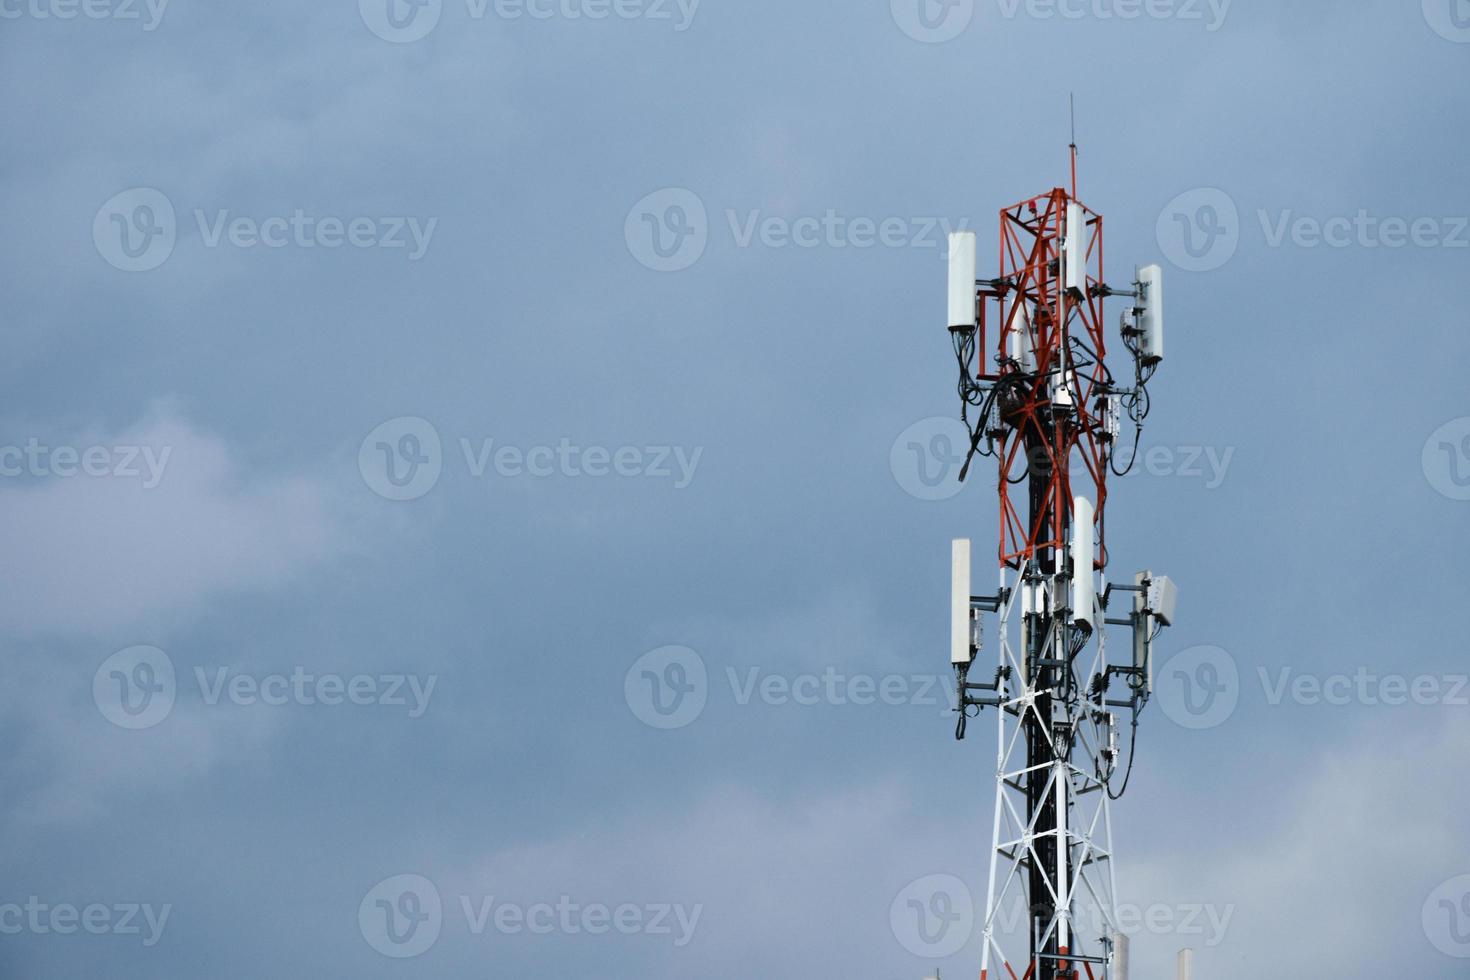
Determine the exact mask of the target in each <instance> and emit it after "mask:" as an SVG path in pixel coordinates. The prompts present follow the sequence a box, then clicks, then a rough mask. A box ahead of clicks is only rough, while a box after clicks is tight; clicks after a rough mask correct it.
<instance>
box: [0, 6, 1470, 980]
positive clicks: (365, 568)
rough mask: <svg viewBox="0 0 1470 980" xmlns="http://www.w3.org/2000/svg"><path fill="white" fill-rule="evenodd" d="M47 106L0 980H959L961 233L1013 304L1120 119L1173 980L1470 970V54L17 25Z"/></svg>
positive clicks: (1134, 834)
mask: <svg viewBox="0 0 1470 980" xmlns="http://www.w3.org/2000/svg"><path fill="white" fill-rule="evenodd" d="M0 48H3V52H4V56H3V58H0V75H3V80H4V82H5V91H6V92H7V93H8V97H7V98H6V99H4V100H0V123H3V126H4V129H5V132H6V133H7V134H8V135H9V139H8V141H7V145H8V147H9V149H8V151H7V152H6V153H4V154H3V155H0V198H3V200H4V206H5V213H6V214H7V216H8V219H9V227H10V228H11V232H10V234H8V235H6V236H4V237H3V238H0V253H3V260H4V261H3V267H4V269H5V273H4V282H5V297H6V303H5V308H6V311H7V312H6V316H5V325H6V328H7V329H6V331H5V337H6V344H5V356H4V358H3V359H0V380H3V384H4V389H5V397H4V399H3V409H0V474H3V475H0V550H3V553H4V554H5V556H6V560H5V561H4V562H3V563H0V612H3V621H4V623H5V624H6V642H5V643H4V644H3V646H0V650H3V654H0V655H3V657H4V676H5V677H6V683H5V684H4V685H3V686H0V745H3V752H0V778H3V785H4V786H5V792H4V794H3V802H0V821H3V829H4V833H3V840H4V844H3V845H0V975H3V976H7V977H9V976H13V977H25V978H52V977H57V978H60V977H76V976H99V975H105V976H109V977H114V978H118V980H132V978H145V977H146V978H150V980H159V978H185V977H200V976H209V977H214V978H219V980H234V978H240V980H245V978H252V980H253V978H257V977H262V976H291V977H297V976H300V977H306V976H310V977H317V978H323V980H328V978H332V980H335V978H348V977H351V978H354V980H365V978H375V980H376V978H382V980H390V978H395V977H408V976H413V977H446V978H447V977H467V976H481V977H497V976H507V977H509V976H521V975H526V974H529V973H532V972H535V973H538V974H541V975H546V976H552V977H559V978H582V977H586V978H591V977H599V978H600V977H644V978H674V977H679V978H685V977H708V978H712V980H725V978H731V980H733V978H737V977H749V976H772V977H778V976H791V977H795V976H819V977H827V976H846V977H872V978H875V980H876V978H883V980H904V978H913V980H917V978H919V977H923V976H926V975H931V974H932V973H933V972H934V971H935V970H936V969H940V970H942V971H943V972H944V974H945V975H947V976H971V975H974V973H975V972H976V971H977V970H978V968H979V955H980V940H979V938H978V935H972V934H971V932H970V931H969V930H968V928H967V923H966V922H965V921H963V914H962V913H963V910H964V908H965V906H966V903H967V902H968V901H971V900H973V901H974V902H977V903H978V902H981V901H983V894H984V885H985V870H986V867H987V860H988V859H987V856H986V851H987V846H988V842H989V835H990V817H991V799H992V796H991V787H992V785H993V773H994V760H995V757H994V746H993V744H992V736H991V732H992V729H991V726H990V724H989V719H986V720H985V721H983V722H979V723H976V724H973V725H972V726H971V736H970V740H969V741H967V742H965V743H964V744H959V745H957V744H956V743H955V742H954V741H953V739H952V734H951V732H952V719H951V716H949V715H947V714H946V713H945V706H944V704H943V695H942V693H941V689H942V688H943V687H944V686H946V685H947V684H948V677H947V672H948V666H947V654H946V644H947V629H948V625H947V619H946V616H947V611H946V603H947V596H948V583H947V576H948V549H949V541H950V539H951V538H954V537H962V536H963V537H972V538H974V539H975V540H976V542H977V554H978V555H979V556H980V557H979V559H978V560H977V562H978V564H979V565H980V567H981V569H982V571H981V574H982V575H986V574H988V573H986V572H984V571H983V569H984V568H985V567H986V566H987V564H988V561H989V558H988V556H989V555H990V554H992V553H993V543H994V538H993V535H994V530H995V527H996V517H995V504H994V489H993V477H992V475H991V474H990V473H987V472H982V473H981V474H980V475H979V476H978V477H977V479H975V480H974V481H972V483H971V485H969V486H967V487H964V488H958V487H955V486H952V485H949V484H942V485H941V486H940V487H938V488H937V489H936V490H932V491H931V490H930V489H928V488H926V487H924V485H923V481H922V480H919V479H918V473H917V471H916V470H914V469H913V467H914V466H916V465H917V463H918V461H917V460H914V459H912V458H909V457H907V456H906V454H905V453H904V452H903V449H904V447H905V446H906V445H907V443H908V441H911V440H910V439H908V438H907V437H905V438H903V439H901V436H905V434H910V435H911V434H912V433H918V434H919V435H920V436H922V437H923V441H925V442H927V443H928V444H930V445H933V446H942V443H934V442H932V440H931V439H930V437H932V436H934V435H937V434H942V433H944V432H945V431H947V430H946V429H945V427H944V425H943V423H942V422H941V421H938V420H941V419H943V418H945V417H953V416H955V415H956V414H957V410H958V406H957V404H956V398H955V395H954V380H955V379H954V366H953V357H952V354H951V352H950V350H949V338H948V335H947V333H946V332H945V330H944V326H945V325H944V323H943V320H944V281H945V271H944V263H943V254H944V244H943V243H944V232H945V231H946V230H947V229H949V228H953V227H970V228H973V229H976V230H978V231H979V232H980V241H981V263H982V269H988V268H990V267H992V266H993V265H994V264H995V261H996V258H995V252H994V241H995V237H996V235H995V226H996V215H997V213H998V211H999V210H1000V209H1001V208H1002V207H1003V206H1005V205H1008V204H1011V203H1014V202H1015V201H1018V200H1021V199H1023V198H1027V197H1030V196H1032V195H1034V194H1038V193H1042V192H1044V191H1046V190H1048V189H1049V188H1051V187H1053V186H1057V185H1059V184H1061V183H1063V182H1064V180H1065V166H1066V151H1065V146H1066V143H1067V139H1068V122H1067V99H1068V94H1069V93H1072V92H1075V93H1076V96H1077V106H1078V137H1079V142H1080V143H1081V147H1082V148H1081V172H1082V178H1081V190H1082V196H1083V198H1084V199H1085V200H1086V201H1087V202H1088V204H1089V205H1091V206H1092V207H1093V208H1095V209H1096V210H1098V211H1100V212H1102V213H1103V214H1105V215H1106V216H1107V229H1108V240H1107V249H1108V258H1109V266H1110V269H1111V270H1113V271H1115V272H1116V273H1118V275H1117V276H1116V277H1114V276H1110V278H1118V279H1122V280H1126V279H1127V275H1126V274H1127V273H1129V272H1131V271H1132V268H1133V265H1134V264H1135V263H1147V262H1153V261H1160V262H1162V263H1163V264H1164V266H1165V268H1166V270H1167V275H1168V297H1169V329H1170V335H1169V341H1168V342H1169V357H1168V361H1167V362H1166V364H1165V366H1164V369H1163V370H1162V372H1161V373H1160V375H1159V377H1158V379H1157V380H1156V382H1155V383H1154V384H1153V386H1152V390H1153V399H1154V411H1153V415H1152V417H1151V418H1150V420H1149V425H1148V428H1147V429H1146V431H1145V434H1144V446H1145V451H1146V452H1152V453H1153V455H1152V456H1151V457H1146V460H1147V462H1146V464H1145V465H1141V466H1140V469H1139V471H1138V472H1137V473H1136V474H1135V475H1133V476H1131V477H1130V478H1128V479H1127V480H1124V481H1118V482H1117V483H1115V485H1114V487H1113V496H1112V498H1111V503H1112V507H1111V510H1110V522H1109V530H1110V544H1111V546H1112V552H1113V557H1114V567H1113V569H1112V573H1113V577H1114V578H1115V579H1121V578H1125V577H1131V574H1132V572H1133V571H1135V570H1137V569H1140V568H1144V567H1150V568H1153V569H1155V570H1158V571H1162V572H1167V573H1168V574H1170V575H1171V576H1173V577H1174V579H1175V580H1176V581H1177V582H1178V583H1179V585H1180V588H1181V592H1182V601H1181V614H1180V622H1179V623H1178V625H1177V626H1176V627H1174V628H1173V629H1172V630H1170V631H1168V632H1167V633H1166V634H1165V635H1164V637H1163V638H1162V639H1161V641H1160V642H1161V665H1160V672H1159V679H1160V697H1159V698H1158V699H1156V701H1155V703H1154V704H1153V705H1151V706H1150V709H1149V711H1148V713H1147V714H1146V715H1145V718H1144V724H1143V727H1142V731H1141V735H1140V740H1139V748H1138V760H1139V761H1138V767H1137V771H1136V772H1135V775H1134V777H1133V785H1132V787H1131V789H1130V791H1129V794H1128V795H1127V796H1126V797H1125V799H1124V800H1123V801H1122V803H1120V804H1119V805H1118V806H1117V807H1116V808H1115V811H1114V817H1115V821H1116V824H1117V827H1116V831H1117V838H1118V839H1117V847H1118V851H1119V853H1120V861H1119V865H1118V882H1119V897H1120V899H1121V900H1122V902H1123V903H1124V905H1125V907H1126V908H1128V909H1130V910H1132V911H1133V912H1134V913H1136V916H1135V917H1136V918H1137V919H1138V920H1139V925H1138V927H1137V928H1136V930H1135V935H1134V937H1133V960H1134V976H1135V977H1136V978H1143V980H1150V978H1167V977H1170V976H1172V970H1173V957H1174V954H1175V951H1176V950H1177V949H1179V948H1180V947H1185V946H1189V947H1194V948H1196V950H1197V955H1196V975H1197V976H1198V977H1200V978H1201V980H1210V978H1222V977H1232V976H1239V975H1242V974H1243V973H1245V972H1246V971H1251V972H1257V971H1259V970H1260V969H1261V965H1262V964H1270V965H1271V968H1272V969H1274V970H1276V971H1278V972H1280V973H1282V974H1283V975H1290V974H1301V975H1305V974H1306V973H1308V972H1311V973H1312V974H1314V975H1315V974H1322V975H1329V974H1330V975H1333V976H1342V977H1348V978H1368V977H1376V976H1384V975H1414V976H1418V977H1426V978H1435V980H1440V978H1443V980H1449V978H1453V977H1461V976H1463V974H1464V970H1465V959H1466V958H1467V957H1470V878H1467V877H1465V876H1467V875H1470V818H1467V804H1470V791H1467V789H1466V786H1465V780H1464V778H1463V773H1464V771H1465V769H1466V767H1467V765H1470V689H1467V688H1466V686H1465V684H1464V677H1465V675H1466V674H1467V672H1470V667H1467V666H1466V654H1467V652H1470V651H1467V649H1466V644H1465V640H1464V635H1463V634H1464V630H1463V628H1462V622H1461V619H1462V614H1461V611H1460V610H1461V609H1462V608H1463V606H1464V601H1465V592H1466V582H1467V576H1470V559H1467V557H1466V553H1465V550H1464V549H1463V548H1462V547H1460V546H1459V544H1460V542H1463V541H1464V539H1465V535H1466V532H1467V530H1470V394H1467V391H1466V383H1465V365H1466V362H1467V357H1470V339H1467V337H1470V333H1467V330H1466V328H1467V325H1470V324H1467V322H1466V314H1465V312H1464V308H1463V305H1462V302H1461V300H1460V297H1459V296H1458V292H1459V286H1460V284H1461V283H1462V282H1463V279H1464V276H1465V273H1466V263H1467V260H1470V230H1467V219H1466V216H1467V215H1470V191H1467V189H1466V186H1465V156H1466V151H1467V148H1470V142H1467V136H1466V134H1465V127H1464V122H1463V120H1464V119H1465V116H1466V109H1467V96H1466V92H1467V84H1466V83H1467V81H1470V4H1467V3H1465V0H1424V2H1423V4H1422V9H1421V4H1420V3H1415V2H1407V3H1386V2H1373V3H1368V4H1353V5H1349V4H1342V3H1327V2H1315V0H1314V2H1299V3H1291V4H1281V3H1265V2H1261V0H1234V2H1233V3H1227V2H1224V0H1217V2H1215V3H1213V4H1212V3H1210V2H1208V0H1151V2H1147V3H1144V2H1130V0H1085V2H1084V0H1055V2H1047V0H1030V2H1027V0H949V2H948V3H941V2H939V0H891V2H885V0H863V2H861V3H857V4H846V5H836V4H820V3H808V4H793V3H775V2H768V0H742V2H741V3H738V4H735V3H731V2H730V0H702V2H699V3H694V2H693V0H685V2H684V3H682V4H681V3H679V2H677V0H554V2H553V0H487V2H485V3H482V2H480V0H422V2H420V3H419V4H418V5H414V4H413V3H410V2H409V0H362V2H361V3H353V2H350V0H331V2H327V3H317V4H307V5H301V4H287V3H282V2H277V0H260V2H257V3H254V4H250V5H246V6H241V5H232V4H223V3H218V2H204V0H170V2H167V3H163V2H162V0H153V3H152V4H151V5H150V4H149V3H146V2H144V0H0ZM947 463H948V461H947V460H946V459H944V458H942V457H939V458H930V459H926V460H924V461H923V464H924V467H925V470H924V472H925V474H926V475H934V474H938V475H939V476H940V477H943V476H946V475H951V474H952V471H953V467H952V466H948V465H947ZM931 497H940V498H942V499H937V500H936V499H926V498H931ZM982 580H983V579H982ZM650 677H652V678H653V679H654V680H656V681H659V682H664V681H668V682H673V684H674V686H672V687H667V688H666V689H665V688H656V687H655V686H653V684H652V682H651V681H650V680H649V678H650ZM681 698H682V699H681ZM937 876H938V877H937ZM943 876H949V877H943ZM952 879H957V881H955V880H952ZM936 882H937V884H936ZM937 892H943V898H944V899H945V900H946V901H948V902H950V903H951V904H950V905H948V906H946V907H947V908H951V909H957V910H958V911H956V912H955V914H956V915H960V916H961V918H960V919H958V920H955V921H953V922H949V923H948V925H947V926H946V924H945V923H939V924H938V925H934V926H932V927H930V928H919V927H918V926H917V925H916V924H915V923H914V922H910V921H908V920H907V919H906V914H907V913H906V909H907V904H906V903H907V900H908V899H909V898H913V897H915V896H919V897H920V900H921V902H922V903H928V902H929V901H930V900H931V899H932V898H934V897H935V895H936V893H937ZM380 903H381V904H380ZM931 907H937V906H932V905H931ZM936 930H937V931H936ZM935 936H941V937H942V941H934V942H931V941H929V940H933V939H934V937H935Z"/></svg>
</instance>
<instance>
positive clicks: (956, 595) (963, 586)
mask: <svg viewBox="0 0 1470 980" xmlns="http://www.w3.org/2000/svg"><path fill="white" fill-rule="evenodd" d="M951 554H952V557H953V568H952V570H951V574H950V630H949V662H950V663H951V664H968V663H969V662H970V659H971V651H970V598H971V596H972V595H974V593H972V592H971V591H970V542H969V541H968V540H966V539H961V540H957V541H955V543H954V548H953V551H952V552H951Z"/></svg>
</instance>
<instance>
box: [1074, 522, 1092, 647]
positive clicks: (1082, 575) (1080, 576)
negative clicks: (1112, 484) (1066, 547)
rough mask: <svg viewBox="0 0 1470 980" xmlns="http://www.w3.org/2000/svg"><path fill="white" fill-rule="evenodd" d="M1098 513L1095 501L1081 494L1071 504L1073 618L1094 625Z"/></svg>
mask: <svg viewBox="0 0 1470 980" xmlns="http://www.w3.org/2000/svg"><path fill="white" fill-rule="evenodd" d="M1096 517H1097V514H1096V512H1095V511H1094V510H1093V507H1092V501H1090V500H1088V499H1087V498H1086V497H1078V498H1076V500H1075V501H1074V502H1073V504H1072V618H1073V620H1075V621H1076V622H1078V623H1086V624H1087V625H1089V626H1092V625H1093V624H1094V617H1093V604H1094V602H1095V600H1096V597H1097V572H1096V571H1095V570H1094V569H1093V567H1092V563H1093V555H1094V553H1095V551H1096V550H1097V549H1096V547H1095V546H1094V544H1093V524H1094V522H1095V520H1096Z"/></svg>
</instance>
